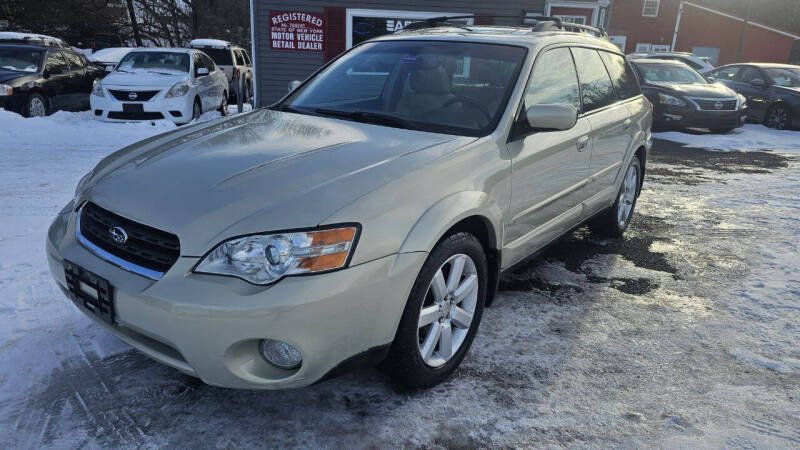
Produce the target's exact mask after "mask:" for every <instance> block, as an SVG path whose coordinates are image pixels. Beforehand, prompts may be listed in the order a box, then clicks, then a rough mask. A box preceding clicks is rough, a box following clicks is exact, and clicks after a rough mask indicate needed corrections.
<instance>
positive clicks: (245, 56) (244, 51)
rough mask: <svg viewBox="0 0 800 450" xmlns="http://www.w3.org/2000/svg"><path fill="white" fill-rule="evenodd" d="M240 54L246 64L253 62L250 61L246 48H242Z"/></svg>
mask: <svg viewBox="0 0 800 450" xmlns="http://www.w3.org/2000/svg"><path fill="white" fill-rule="evenodd" d="M242 55H244V61H245V63H247V65H248V66H249V65H250V64H252V63H253V62H252V61H250V54H249V53H247V50H242Z"/></svg>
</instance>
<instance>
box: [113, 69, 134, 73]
mask: <svg viewBox="0 0 800 450" xmlns="http://www.w3.org/2000/svg"><path fill="white" fill-rule="evenodd" d="M114 72H125V73H133V72H131V71H130V70H125V69H114Z"/></svg>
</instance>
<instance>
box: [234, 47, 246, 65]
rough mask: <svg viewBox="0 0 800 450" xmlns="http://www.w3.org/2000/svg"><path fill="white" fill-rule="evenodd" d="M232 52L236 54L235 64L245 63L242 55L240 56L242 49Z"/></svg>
mask: <svg viewBox="0 0 800 450" xmlns="http://www.w3.org/2000/svg"><path fill="white" fill-rule="evenodd" d="M234 54H235V55H236V65H237V66H244V65H246V64H247V63H246V62H245V61H244V56H242V51H241V50H236V51H234Z"/></svg>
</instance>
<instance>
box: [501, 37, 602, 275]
mask: <svg viewBox="0 0 800 450" xmlns="http://www.w3.org/2000/svg"><path fill="white" fill-rule="evenodd" d="M540 104H542V105H546V104H567V105H572V106H573V107H575V110H576V113H577V111H579V110H580V93H579V89H578V78H577V74H576V72H575V65H574V64H573V61H572V55H571V54H570V51H569V48H567V47H560V48H553V49H550V50H547V51H545V52H544V53H541V54H540V55H539V56H538V57H537V59H536V63H535V65H534V68H533V75H532V76H531V80H530V85H529V86H528V87H527V91H526V94H525V101H524V105H523V109H522V110H521V111H520V113H519V118H518V123H517V130H521V131H517V132H516V133H515V134H514V135H513V136H515V137H513V138H512V139H511V141H510V142H509V143H508V149H509V151H510V153H511V156H512V176H511V190H512V195H511V203H510V209H509V217H510V219H509V221H508V223H507V226H506V233H505V244H506V250H507V251H508V253H507V254H508V260H506V259H505V258H504V261H503V263H504V265H505V264H506V263H512V264H513V263H514V262H516V261H515V260H518V259H519V258H521V257H523V256H526V255H528V254H530V253H533V252H534V251H536V250H537V249H538V248H540V247H541V246H543V245H545V244H547V243H548V242H549V241H550V240H552V239H554V238H555V237H557V236H558V235H560V234H561V233H563V231H565V230H566V229H568V228H569V227H571V226H573V225H574V224H575V223H577V221H578V220H579V218H580V214H581V202H582V201H583V200H584V199H585V197H586V189H585V183H586V178H587V173H588V166H589V158H590V154H591V148H590V139H589V137H590V134H591V126H590V125H589V121H588V119H586V118H580V119H578V122H577V124H576V125H575V127H574V128H572V129H571V130H566V131H536V130H531V129H529V127H528V126H527V121H526V120H525V110H526V108H529V107H531V106H534V105H540Z"/></svg>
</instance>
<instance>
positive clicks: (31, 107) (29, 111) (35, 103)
mask: <svg viewBox="0 0 800 450" xmlns="http://www.w3.org/2000/svg"><path fill="white" fill-rule="evenodd" d="M47 114H48V108H47V99H45V98H44V97H42V96H41V95H40V94H37V93H36V92H34V93H33V94H31V95H29V96H28V100H27V101H26V102H25V117H44V116H46V115H47Z"/></svg>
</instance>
